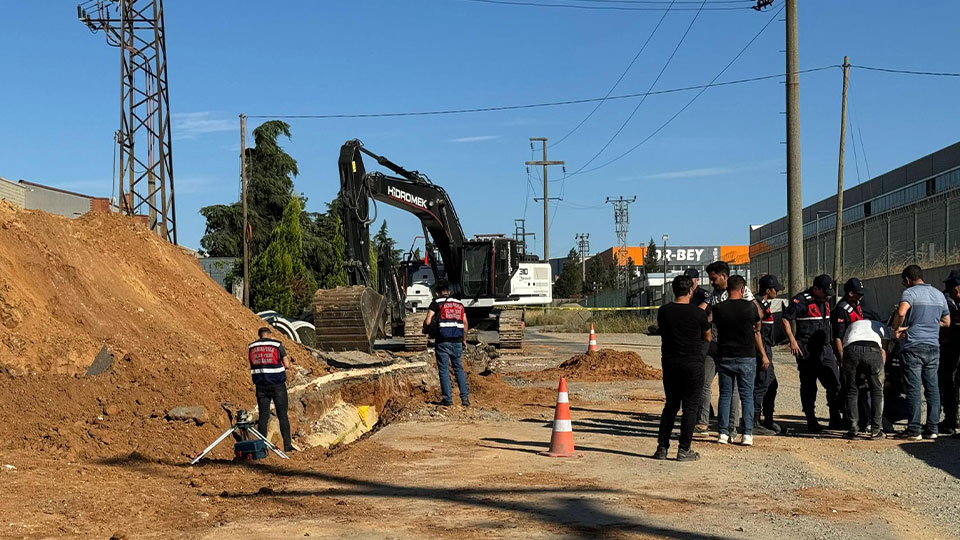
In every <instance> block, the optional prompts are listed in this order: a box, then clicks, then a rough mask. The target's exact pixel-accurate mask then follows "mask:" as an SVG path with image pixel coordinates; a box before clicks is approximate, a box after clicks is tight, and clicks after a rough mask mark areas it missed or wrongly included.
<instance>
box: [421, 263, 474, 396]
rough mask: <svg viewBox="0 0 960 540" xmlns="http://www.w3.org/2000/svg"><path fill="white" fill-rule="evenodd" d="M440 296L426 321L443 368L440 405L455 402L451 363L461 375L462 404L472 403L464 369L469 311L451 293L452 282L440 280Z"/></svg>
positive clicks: (431, 305)
mask: <svg viewBox="0 0 960 540" xmlns="http://www.w3.org/2000/svg"><path fill="white" fill-rule="evenodd" d="M434 292H435V293H436V295H437V297H436V298H435V299H434V300H433V302H431V303H430V307H429V308H428V309H427V318H426V319H425V320H424V321H423V330H424V333H430V334H431V335H432V336H433V338H434V339H435V340H436V342H437V344H436V348H435V349H434V352H435V353H436V355H437V369H438V370H439V371H440V391H441V392H442V393H443V398H442V399H441V400H440V405H443V406H444V407H449V406H450V405H453V390H452V389H451V388H450V365H451V364H453V370H454V372H455V373H456V375H457V387H458V388H459V389H460V403H461V404H463V406H464V407H469V406H470V391H469V390H468V389H467V374H466V372H464V371H463V362H462V361H461V357H462V356H463V347H464V346H466V344H467V332H468V331H469V328H468V326H467V310H466V309H465V308H464V307H463V302H461V301H460V300H457V299H456V298H452V297H451V296H450V285H449V284H448V283H447V282H446V281H445V280H439V281H437V284H436V286H435V287H434Z"/></svg>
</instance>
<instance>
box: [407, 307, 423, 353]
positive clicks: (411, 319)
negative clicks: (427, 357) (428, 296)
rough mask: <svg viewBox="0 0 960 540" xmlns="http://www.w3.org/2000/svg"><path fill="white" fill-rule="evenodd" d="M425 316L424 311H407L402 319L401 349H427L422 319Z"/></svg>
mask: <svg viewBox="0 0 960 540" xmlns="http://www.w3.org/2000/svg"><path fill="white" fill-rule="evenodd" d="M426 318H427V312H426V311H418V312H416V313H407V315H406V316H405V317H404V319H403V350H405V351H425V350H427V339H428V338H427V335H426V334H424V333H423V321H424V320H426Z"/></svg>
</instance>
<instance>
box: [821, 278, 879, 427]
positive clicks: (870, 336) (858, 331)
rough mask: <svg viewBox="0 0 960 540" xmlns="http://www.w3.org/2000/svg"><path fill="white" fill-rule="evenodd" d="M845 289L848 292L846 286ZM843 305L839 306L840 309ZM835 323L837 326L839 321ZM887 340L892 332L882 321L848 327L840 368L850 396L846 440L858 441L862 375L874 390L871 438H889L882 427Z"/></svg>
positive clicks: (860, 323)
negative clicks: (859, 382)
mask: <svg viewBox="0 0 960 540" xmlns="http://www.w3.org/2000/svg"><path fill="white" fill-rule="evenodd" d="M850 281H853V280H850ZM850 281H848V282H847V284H849V283H850ZM857 281H859V280H857ZM844 288H845V289H846V288H847V287H846V285H845V286H844ZM861 290H862V289H861ZM848 294H849V293H848ZM860 294H862V293H860ZM839 305H840V304H839V303H838V304H837V306H839ZM834 322H835V323H836V320H835V321H834ZM885 339H890V332H889V330H887V328H886V327H885V326H884V325H883V324H882V323H881V322H879V321H869V320H866V319H858V320H856V321H854V322H852V323H850V324H849V325H846V326H845V327H844V332H843V346H842V347H841V348H840V350H841V354H842V356H841V358H842V360H841V362H840V366H841V370H842V371H843V388H844V395H845V396H846V413H847V432H846V433H845V434H844V436H843V437H844V438H845V439H856V438H857V425H858V418H857V416H858V414H859V394H860V388H859V386H858V385H857V376H858V375H860V374H861V373H862V374H864V375H866V378H867V383H868V384H869V386H870V408H869V409H870V410H869V413H870V434H869V437H870V438H871V439H882V438H884V437H885V435H884V434H883V427H882V425H883V378H884V374H883V365H884V364H885V363H886V362H887V353H886V351H885V350H884V348H883V345H884V340H885Z"/></svg>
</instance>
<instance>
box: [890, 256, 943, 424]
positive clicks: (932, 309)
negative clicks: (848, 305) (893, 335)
mask: <svg viewBox="0 0 960 540" xmlns="http://www.w3.org/2000/svg"><path fill="white" fill-rule="evenodd" d="M900 279H901V280H902V282H903V286H904V287H906V290H904V291H903V295H902V296H901V297H900V305H899V306H897V312H896V313H895V314H894V316H893V324H892V326H893V328H894V329H895V330H896V332H897V337H898V338H899V339H901V340H902V341H901V343H900V358H901V364H902V368H903V382H904V386H905V387H906V391H907V403H908V405H909V407H910V419H909V420H908V421H907V429H905V430H904V431H902V432H900V433H899V434H897V438H898V439H906V440H911V441H919V440H920V438H921V437H922V438H924V439H936V438H937V433H938V430H939V424H940V388H939V387H938V383H937V371H938V369H939V368H940V341H939V337H940V328H946V327H949V326H950V310H949V308H947V301H946V300H945V299H944V297H943V293H941V292H940V291H938V290H937V289H935V288H934V287H933V286H932V285H928V284H926V283H924V282H923V270H921V269H920V267H919V266H917V265H915V264H911V265H910V266H908V267H906V268H904V269H903V273H902V274H900ZM921 388H922V390H923V393H924V394H925V395H926V399H927V423H926V425H925V426H924V428H923V432H922V433H921V431H920V425H921V419H922V418H921V414H920V391H921Z"/></svg>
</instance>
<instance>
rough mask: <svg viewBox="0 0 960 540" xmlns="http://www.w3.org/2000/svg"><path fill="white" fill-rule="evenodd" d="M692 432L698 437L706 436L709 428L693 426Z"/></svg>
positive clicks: (702, 425) (703, 425)
mask: <svg viewBox="0 0 960 540" xmlns="http://www.w3.org/2000/svg"><path fill="white" fill-rule="evenodd" d="M693 432H694V433H696V434H698V435H706V434H707V433H710V426H708V425H706V424H697V425H696V426H694V428H693Z"/></svg>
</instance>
